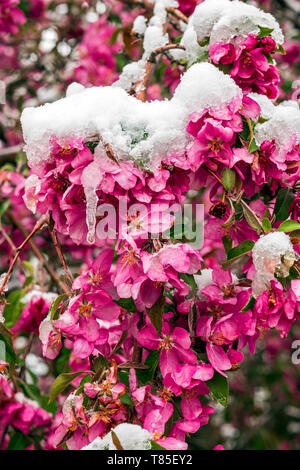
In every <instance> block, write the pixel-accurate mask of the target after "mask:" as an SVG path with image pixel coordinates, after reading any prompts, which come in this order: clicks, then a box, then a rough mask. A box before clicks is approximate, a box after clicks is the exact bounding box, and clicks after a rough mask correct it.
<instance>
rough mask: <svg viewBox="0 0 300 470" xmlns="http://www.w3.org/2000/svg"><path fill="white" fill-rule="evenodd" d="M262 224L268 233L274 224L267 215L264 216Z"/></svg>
mask: <svg viewBox="0 0 300 470" xmlns="http://www.w3.org/2000/svg"><path fill="white" fill-rule="evenodd" d="M261 224H262V227H263V229H264V231H265V232H266V233H268V232H270V231H271V230H272V224H271V222H270V221H269V219H267V218H266V217H264V218H263V219H262V222H261Z"/></svg>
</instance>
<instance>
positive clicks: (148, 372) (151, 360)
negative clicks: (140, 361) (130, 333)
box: [136, 350, 159, 387]
mask: <svg viewBox="0 0 300 470" xmlns="http://www.w3.org/2000/svg"><path fill="white" fill-rule="evenodd" d="M158 362H159V351H156V350H152V351H150V352H149V354H148V356H147V358H146V360H145V365H146V366H149V369H144V370H142V369H137V370H136V376H137V380H138V384H139V387H143V386H144V385H147V384H151V382H152V379H153V375H154V372H155V370H156V368H157V366H158Z"/></svg>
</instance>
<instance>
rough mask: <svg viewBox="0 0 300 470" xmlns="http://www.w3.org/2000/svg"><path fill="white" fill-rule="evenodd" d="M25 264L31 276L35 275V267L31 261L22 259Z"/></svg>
mask: <svg viewBox="0 0 300 470" xmlns="http://www.w3.org/2000/svg"><path fill="white" fill-rule="evenodd" d="M22 264H23V266H24V267H25V268H26V269H27V271H28V274H29V276H31V277H33V273H34V269H33V266H32V263H30V262H29V261H22Z"/></svg>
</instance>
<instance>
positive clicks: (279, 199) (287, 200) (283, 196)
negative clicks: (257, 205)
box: [274, 188, 295, 222]
mask: <svg viewBox="0 0 300 470" xmlns="http://www.w3.org/2000/svg"><path fill="white" fill-rule="evenodd" d="M294 197H295V196H294V194H293V192H292V190H291V189H290V188H281V189H280V190H279V191H278V193H277V196H276V202H275V206H274V214H276V222H277V221H278V220H286V219H287V218H288V216H289V208H290V205H291V204H292V202H293V200H294Z"/></svg>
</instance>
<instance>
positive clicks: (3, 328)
mask: <svg viewBox="0 0 300 470" xmlns="http://www.w3.org/2000/svg"><path fill="white" fill-rule="evenodd" d="M0 333H1V334H2V335H3V336H6V337H7V338H11V337H12V336H13V334H12V333H11V331H9V329H8V328H7V327H6V326H5V325H4V323H2V322H0Z"/></svg>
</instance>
